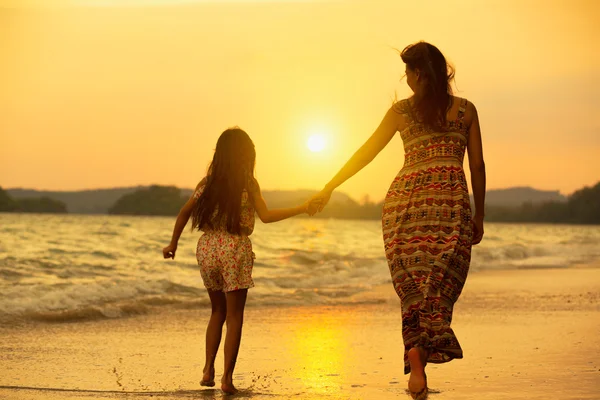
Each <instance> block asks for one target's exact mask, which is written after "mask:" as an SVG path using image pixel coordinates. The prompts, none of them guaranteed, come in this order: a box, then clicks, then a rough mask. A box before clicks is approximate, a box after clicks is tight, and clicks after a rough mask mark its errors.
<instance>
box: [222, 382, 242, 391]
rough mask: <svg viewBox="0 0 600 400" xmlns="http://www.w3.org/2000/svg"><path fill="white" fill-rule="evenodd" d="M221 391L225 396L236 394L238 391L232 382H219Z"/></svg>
mask: <svg viewBox="0 0 600 400" xmlns="http://www.w3.org/2000/svg"><path fill="white" fill-rule="evenodd" d="M221 390H222V391H223V393H226V394H236V393H237V392H238V390H237V389H236V388H235V386H233V382H223V381H221Z"/></svg>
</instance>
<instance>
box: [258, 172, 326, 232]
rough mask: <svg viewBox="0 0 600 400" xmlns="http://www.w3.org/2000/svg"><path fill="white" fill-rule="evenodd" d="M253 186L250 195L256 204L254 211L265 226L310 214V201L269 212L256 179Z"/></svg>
mask: <svg viewBox="0 0 600 400" xmlns="http://www.w3.org/2000/svg"><path fill="white" fill-rule="evenodd" d="M252 185H253V187H252V189H251V190H250V193H251V196H252V201H253V203H254V209H255V210H256V213H257V214H258V217H259V218H260V220H261V221H262V222H264V223H265V224H269V223H271V222H277V221H282V220H284V219H287V218H290V217H293V216H295V215H299V214H304V213H308V201H307V202H305V203H304V204H302V205H300V206H297V207H292V208H276V209H274V210H269V209H268V208H267V204H266V203H265V199H264V198H263V197H262V193H261V191H260V186H259V185H258V182H257V181H256V179H255V180H254V181H253V182H252ZM313 214H314V212H313Z"/></svg>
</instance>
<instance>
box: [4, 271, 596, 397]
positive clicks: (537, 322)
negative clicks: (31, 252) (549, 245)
mask: <svg viewBox="0 0 600 400" xmlns="http://www.w3.org/2000/svg"><path fill="white" fill-rule="evenodd" d="M597 282H600V268H598V266H587V267H580V268H569V269H549V270H545V271H540V270H510V271H486V272H479V273H477V274H473V275H471V276H469V278H468V280H467V284H466V286H465V290H464V292H463V294H462V296H461V299H460V300H459V302H458V303H457V304H456V307H455V312H454V321H453V328H454V330H455V332H456V334H457V336H458V338H459V340H460V343H461V346H462V347H463V350H464V353H465V358H464V359H463V360H454V361H452V362H450V363H447V364H439V365H437V364H432V365H430V366H428V376H429V382H430V387H431V396H430V397H431V398H433V399H435V400H446V399H448V400H449V399H465V400H469V399H473V400H474V399H479V400H486V399H489V400H504V399H506V400H508V399H540V400H541V399H548V398H556V397H557V396H558V397H560V398H561V399H570V400H592V399H596V400H597V399H598V394H597V388H598V387H600V361H598V360H597V357H594V356H592V357H590V355H593V354H596V355H597V354H600V338H598V335H597V332H599V331H600V287H599V285H598V283H597ZM377 290H381V291H384V293H385V299H386V301H385V302H384V303H380V304H374V305H360V306H294V307H249V308H247V311H246V319H245V320H246V323H245V325H244V335H243V338H242V346H241V350H240V355H239V359H238V367H237V368H236V372H235V376H234V379H235V383H236V385H237V386H238V387H239V388H240V389H243V392H242V394H240V395H238V396H235V398H238V397H242V398H253V399H263V398H264V399H279V398H281V399H287V398H294V399H365V400H371V399H374V400H377V399H389V398H407V399H408V398H409V396H407V394H406V392H405V387H406V379H407V376H404V375H403V371H402V367H403V365H402V354H403V353H402V352H403V350H402V339H401V322H400V320H399V319H398V314H397V313H396V312H397V309H398V307H399V301H398V300H397V297H396V294H395V293H394V291H393V289H392V287H391V285H390V286H388V285H381V286H380V287H378V288H377ZM249 299H250V301H251V293H250V296H249ZM209 313H210V310H209V309H208V307H207V308H205V309H193V310H175V311H173V310H169V312H161V313H158V314H150V315H140V316H134V317H129V318H120V319H104V320H96V321H87V322H74V323H61V324H56V323H51V324H49V323H27V324H24V325H22V326H18V327H6V326H3V327H1V328H0V370H2V371H3V374H2V376H0V398H7V399H20V398H29V399H34V400H35V399H63V398H65V399H79V398H82V399H83V398H86V399H89V398H94V399H114V398H131V397H135V398H140V399H142V398H143V399H146V398H148V399H150V398H152V399H157V398H159V399H179V398H200V399H217V398H219V399H220V398H222V395H221V392H220V390H215V389H214V388H212V389H204V388H201V387H200V386H199V384H198V381H199V376H200V375H199V374H200V373H201V368H202V365H203V363H204V355H203V352H204V344H203V340H204V329H205V324H206V321H207V318H208V316H209ZM216 365H217V374H219V371H222V351H220V353H219V355H218V357H217V363H216ZM217 376H218V375H217ZM28 388H29V389H28ZM33 388H37V389H33ZM228 398H229V397H228Z"/></svg>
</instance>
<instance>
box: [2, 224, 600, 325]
mask: <svg viewBox="0 0 600 400" xmlns="http://www.w3.org/2000/svg"><path fill="white" fill-rule="evenodd" d="M174 222H175V218H171V217H130V216H104V215H102V216H99V215H35V214H1V213H0V321H2V322H5V323H6V322H11V321H17V320H25V321H27V320H36V321H46V322H54V321H79V320H93V319H103V318H119V317H124V316H129V315H135V314H143V313H153V312H159V311H161V310H162V311H164V310H165V309H168V308H198V307H206V306H208V304H209V300H208V296H207V294H206V291H205V289H204V286H203V284H202V280H201V278H200V274H199V270H198V266H197V264H196V258H195V249H196V242H197V240H198V237H199V233H198V232H191V231H190V230H189V229H186V230H185V231H184V233H183V235H182V238H181V240H180V242H179V249H178V251H177V254H176V258H175V260H164V259H163V258H162V248H163V247H164V246H165V245H167V244H168V242H169V240H170V237H171V232H172V228H173V224H174ZM251 238H252V242H253V247H254V252H255V253H256V262H255V267H254V272H253V277H254V281H255V284H256V287H255V288H253V289H251V292H250V295H249V301H248V305H249V306H250V307H253V306H270V307H282V306H302V305H315V304H329V305H336V304H339V305H341V304H346V305H348V304H363V303H373V302H375V303H377V302H384V301H386V300H385V299H384V298H383V297H381V296H379V297H378V295H377V291H375V290H373V289H374V288H375V287H376V286H379V285H382V284H391V283H390V282H391V280H390V276H389V272H388V267H387V263H386V260H385V255H384V252H383V240H382V237H381V228H380V222H379V221H347V220H321V219H309V218H295V219H291V220H287V221H283V222H279V223H275V224H269V225H265V224H262V223H261V222H260V221H257V225H256V229H255V232H254V234H253V235H252V236H251ZM597 261H600V226H573V225H537V224H496V223H488V224H486V235H485V237H484V241H483V242H482V243H481V244H480V245H478V246H475V247H474V248H473V255H472V263H471V273H477V272H479V271H483V270H498V269H519V268H536V269H539V270H540V273H543V271H544V269H546V268H572V267H573V266H574V265H577V264H588V263H595V262H597ZM380 297H381V298H380Z"/></svg>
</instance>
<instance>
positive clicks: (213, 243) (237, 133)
mask: <svg viewBox="0 0 600 400" xmlns="http://www.w3.org/2000/svg"><path fill="white" fill-rule="evenodd" d="M255 158H256V152H255V150H254V144H253V143H252V140H251V139H250V137H249V136H248V134H247V133H246V132H244V131H243V130H241V129H239V128H237V127H236V128H232V129H227V130H226V131H225V132H223V133H222V134H221V136H220V137H219V140H218V141H217V148H216V150H215V154H214V156H213V160H212V163H211V164H210V167H209V169H208V174H207V176H206V177H205V178H204V179H202V181H200V183H199V184H198V186H197V187H196V190H195V192H194V194H193V195H192V196H191V197H190V199H189V200H188V201H187V203H185V205H184V206H183V207H182V208H181V211H180V212H179V215H178V216H177V221H176V222H175V228H174V229H173V237H172V239H171V243H170V244H169V245H168V246H167V247H165V248H164V249H163V256H164V257H165V258H173V259H174V258H175V252H176V251H177V242H178V241H179V237H180V236H181V232H182V231H183V228H184V227H185V225H186V224H187V222H188V220H189V218H190V216H191V217H192V229H198V230H201V231H203V232H204V234H203V235H202V236H201V237H200V239H199V240H198V247H197V249H196V258H197V260H198V265H199V266H200V273H201V275H202V280H203V281H204V286H206V289H207V290H208V295H209V297H210V302H211V305H212V313H211V316H210V321H209V322H208V326H207V328H206V363H205V364H204V376H203V377H202V381H201V382H200V385H202V386H211V387H212V386H214V385H215V381H214V379H215V358H216V356H217V351H218V349H219V345H220V343H221V332H222V329H223V324H224V323H225V322H227V334H226V336H225V371H224V373H223V377H222V378H221V389H222V390H223V392H225V393H228V394H232V393H235V392H237V389H236V388H235V387H234V386H233V369H234V368H235V362H236V359H237V355H238V350H239V348H240V341H241V336H242V324H243V318H244V307H245V305H246V295H247V293H248V288H251V287H254V282H253V281H252V266H253V264H254V253H253V252H252V243H251V242H250V239H249V238H248V236H250V235H251V234H252V231H253V230H254V212H255V211H256V213H257V214H258V216H259V218H260V220H261V221H262V222H264V223H270V222H276V221H281V220H284V219H286V218H290V217H293V216H295V215H298V214H302V213H309V210H308V209H309V203H308V202H306V203H304V204H303V205H301V206H298V207H294V208H284V209H276V210H269V209H267V205H266V204H265V201H264V199H263V197H262V195H261V192H260V187H259V185H258V182H257V181H256V179H255V178H254V162H255ZM315 211H316V206H315V207H314V209H313V208H312V207H311V213H310V214H311V215H312V214H314V212H315Z"/></svg>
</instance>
